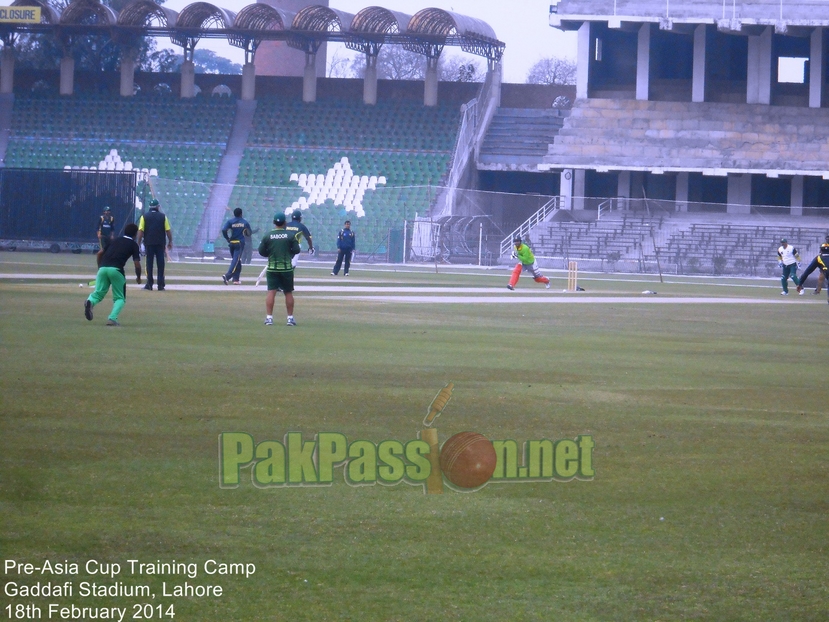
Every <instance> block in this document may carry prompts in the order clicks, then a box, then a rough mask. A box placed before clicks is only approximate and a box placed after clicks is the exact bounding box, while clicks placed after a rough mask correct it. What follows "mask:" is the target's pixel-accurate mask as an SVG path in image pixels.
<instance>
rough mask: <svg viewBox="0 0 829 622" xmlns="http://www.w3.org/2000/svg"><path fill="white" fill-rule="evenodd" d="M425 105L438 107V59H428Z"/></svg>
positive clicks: (424, 94) (424, 89)
mask: <svg viewBox="0 0 829 622" xmlns="http://www.w3.org/2000/svg"><path fill="white" fill-rule="evenodd" d="M423 105H424V106H437V105H438V59H437V58H428V57H427V58H426V80H425V82H424V84H423Z"/></svg>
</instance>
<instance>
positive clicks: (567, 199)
mask: <svg viewBox="0 0 829 622" xmlns="http://www.w3.org/2000/svg"><path fill="white" fill-rule="evenodd" d="M558 188H559V190H558V191H559V194H560V195H561V209H567V210H571V209H573V169H570V168H567V169H564V170H563V171H561V181H560V182H559V187H558Z"/></svg>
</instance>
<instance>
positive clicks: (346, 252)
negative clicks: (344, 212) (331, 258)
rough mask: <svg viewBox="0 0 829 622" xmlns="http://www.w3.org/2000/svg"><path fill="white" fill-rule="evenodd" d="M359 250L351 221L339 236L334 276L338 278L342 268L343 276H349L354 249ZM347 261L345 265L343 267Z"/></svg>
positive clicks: (345, 225) (346, 222) (347, 221)
mask: <svg viewBox="0 0 829 622" xmlns="http://www.w3.org/2000/svg"><path fill="white" fill-rule="evenodd" d="M356 248H357V238H356V237H355V236H354V232H353V231H352V230H351V221H350V220H346V221H345V224H344V226H343V228H342V229H340V233H339V235H338V236H337V250H338V253H337V262H336V263H335V264H334V270H333V271H332V272H331V274H332V275H334V276H337V274H339V272H340V266H342V267H343V276H348V269H349V268H350V267H351V255H352V253H353V252H354V249H356ZM343 260H345V265H343Z"/></svg>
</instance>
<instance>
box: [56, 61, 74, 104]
mask: <svg viewBox="0 0 829 622" xmlns="http://www.w3.org/2000/svg"><path fill="white" fill-rule="evenodd" d="M74 92H75V59H74V58H72V57H71V56H64V57H63V58H61V59H60V94H61V95H72V94H73V93H74Z"/></svg>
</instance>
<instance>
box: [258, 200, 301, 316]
mask: <svg viewBox="0 0 829 622" xmlns="http://www.w3.org/2000/svg"><path fill="white" fill-rule="evenodd" d="M285 220H286V219H285V214H284V213H283V212H278V213H277V214H276V215H275V216H274V217H273V224H274V225H275V227H276V228H275V229H273V230H272V231H270V233H268V234H267V235H265V237H264V238H262V242H260V244H259V254H260V255H262V257H267V258H268V267H267V278H268V295H267V297H266V298H265V312H266V315H265V326H273V304H274V300H275V298H276V292H277V290H281V291H282V293H283V294H285V310H286V311H287V312H288V326H296V321H295V320H294V293H293V292H294V268H293V266H292V265H291V259H293V257H294V255H297V254H299V250H300V249H299V242H298V241H297V239H296V236H294V235H293V234H292V233H290V232H289V231H287V230H286V229H285Z"/></svg>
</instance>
